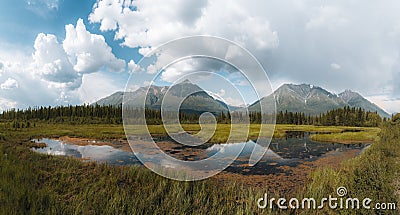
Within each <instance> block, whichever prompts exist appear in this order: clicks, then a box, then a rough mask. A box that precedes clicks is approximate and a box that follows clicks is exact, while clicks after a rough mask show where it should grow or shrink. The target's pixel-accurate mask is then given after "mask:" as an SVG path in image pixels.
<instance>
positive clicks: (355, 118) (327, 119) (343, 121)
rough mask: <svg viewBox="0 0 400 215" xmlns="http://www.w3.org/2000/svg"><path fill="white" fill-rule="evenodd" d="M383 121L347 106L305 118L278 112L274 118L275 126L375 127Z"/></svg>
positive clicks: (375, 115) (359, 109) (371, 114)
mask: <svg viewBox="0 0 400 215" xmlns="http://www.w3.org/2000/svg"><path fill="white" fill-rule="evenodd" d="M383 120H384V121H386V120H387V119H386V118H384V119H382V118H381V116H380V115H379V114H378V113H377V112H371V111H365V110H364V109H362V108H355V107H349V106H346V107H344V108H338V109H334V110H330V111H327V112H326V113H324V114H320V115H318V116H310V115H307V116H306V115H305V114H304V113H298V112H295V113H293V112H287V111H285V112H282V111H280V112H279V113H278V114H277V116H276V123H277V124H295V125H324V126H362V127H376V126H378V125H379V124H380V123H381V122H382V121H383Z"/></svg>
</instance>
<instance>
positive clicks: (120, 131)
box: [0, 123, 380, 143]
mask: <svg viewBox="0 0 400 215" xmlns="http://www.w3.org/2000/svg"><path fill="white" fill-rule="evenodd" d="M231 126H232V127H234V128H233V129H232V127H231ZM262 126H263V127H262V130H260V129H261V125H260V124H251V125H250V126H246V125H241V124H236V125H230V124H218V125H217V127H216V131H215V133H214V135H213V136H212V137H211V139H210V140H209V142H212V143H225V142H227V140H228V137H229V135H230V133H231V130H232V131H234V132H232V137H231V139H230V141H232V142H234V141H236V142H238V141H245V140H243V138H246V140H247V139H256V138H257V137H258V136H260V137H270V134H272V130H273V129H275V130H274V133H273V137H274V138H284V137H285V136H286V131H305V132H319V133H323V134H318V133H317V134H313V135H311V136H310V138H311V139H312V140H315V141H319V142H339V143H346V142H374V141H376V140H378V139H379V138H378V133H379V131H380V128H373V127H372V128H371V127H347V126H314V125H280V124H278V125H276V126H273V125H262ZM182 127H183V129H184V130H185V131H187V132H191V133H194V134H196V133H198V132H199V131H200V125H198V124H183V125H182ZM213 127H214V126H213V125H205V128H204V129H206V130H212V131H213ZM0 128H2V131H1V132H0V137H1V135H4V133H9V134H10V135H16V134H17V135H20V136H24V137H29V138H31V139H32V138H39V137H60V136H70V137H85V138H93V139H106V140H110V139H125V138H126V137H125V132H124V128H123V126H122V125H108V124H81V125H71V124H54V123H50V124H49V123H36V124H35V127H30V128H19V129H15V128H7V127H6V126H5V124H1V123H0ZM128 128H129V131H130V132H131V134H137V135H140V134H143V133H144V132H146V131H145V129H144V127H143V126H130V127H128ZM148 130H149V132H150V133H151V134H152V135H161V136H164V135H166V131H165V129H164V127H163V126H162V125H148ZM172 131H177V129H176V130H172ZM344 131H346V132H344ZM355 131H356V132H355ZM342 132H344V133H342ZM206 133H208V132H206ZM325 133H330V134H325ZM200 137H201V136H200ZM207 139H208V138H207Z"/></svg>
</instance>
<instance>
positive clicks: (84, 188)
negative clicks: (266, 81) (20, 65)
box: [0, 123, 400, 214]
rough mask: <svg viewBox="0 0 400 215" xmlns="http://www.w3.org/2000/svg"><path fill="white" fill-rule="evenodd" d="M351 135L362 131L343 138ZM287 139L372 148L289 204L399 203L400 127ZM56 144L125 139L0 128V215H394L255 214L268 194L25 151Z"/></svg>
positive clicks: (57, 127) (115, 128)
mask: <svg viewBox="0 0 400 215" xmlns="http://www.w3.org/2000/svg"><path fill="white" fill-rule="evenodd" d="M183 127H184V129H185V130H186V131H189V132H193V133H196V132H198V131H199V129H200V127H199V125H193V124H191V125H183ZM259 129H260V125H251V127H250V137H249V138H254V137H257V136H258V135H259V134H260V133H259V132H258V130H259ZM355 129H357V130H361V131H357V132H348V133H341V132H343V131H348V130H355ZM149 130H150V132H151V133H152V134H155V135H165V130H164V129H162V127H161V126H156V125H154V126H150V127H149ZM229 131H230V126H229V125H226V124H222V125H218V126H217V132H216V135H214V136H213V137H212V138H214V139H212V141H215V142H222V141H223V140H224V138H226V137H225V136H226V134H228V133H229ZM286 131H308V132H321V133H327V132H331V133H330V134H316V136H313V137H312V138H326V141H332V140H333V139H334V140H336V141H349V140H357V141H362V140H366V141H369V140H372V139H373V140H375V141H376V142H375V143H374V144H372V146H371V147H370V148H368V149H367V150H366V151H365V152H364V153H363V154H362V155H360V156H358V157H356V158H353V159H351V160H348V161H345V162H344V163H343V164H342V165H341V166H340V167H337V168H324V169H317V170H316V171H314V172H313V173H312V174H311V175H310V176H309V182H308V184H307V185H306V186H305V187H304V188H303V189H302V190H299V191H298V192H297V193H296V196H295V197H298V198H301V197H309V198H311V197H313V198H315V199H321V198H323V197H327V196H328V195H335V194H336V188H337V187H339V186H345V187H346V188H347V189H348V191H349V193H348V196H351V197H358V198H360V199H361V198H363V197H368V198H371V199H372V200H373V202H396V203H397V202H398V200H399V194H398V193H399V190H400V188H399V186H400V182H399V181H400V180H399V176H398V174H399V162H400V125H399V124H391V123H384V124H383V125H382V126H381V128H359V127H357V128H351V127H337V126H334V127H331V126H308V125H304V126H297V125H277V126H276V128H275V132H274V137H276V138H279V137H283V136H284V134H285V132H286ZM138 132H139V133H140V132H141V131H138ZM344 134H350V135H344ZM59 136H71V137H85V138H93V139H119V138H125V135H124V130H123V127H122V126H120V125H98V124H94V125H90V124H88V125H68V124H47V123H36V125H35V126H34V127H30V128H19V129H14V128H8V127H6V126H5V125H2V124H0V214H171V213H173V214H271V213H272V214H337V213H340V214H356V213H357V214H371V213H372V214H374V213H383V214H398V211H396V210H392V211H370V210H356V211H354V210H344V209H340V210H330V209H327V208H325V209H323V210H322V211H321V210H297V211H294V210H277V209H275V210H272V211H271V210H269V209H258V208H257V203H256V201H257V199H258V198H260V197H262V196H263V194H264V192H265V191H266V189H262V188H254V187H249V186H245V185H243V184H242V183H241V182H240V181H234V180H231V181H224V182H221V181H218V180H217V179H214V178H209V179H206V180H202V181H197V182H178V181H173V180H169V179H166V178H163V177H161V176H158V175H157V174H155V173H153V172H151V171H150V170H147V169H146V168H144V167H141V166H123V167H121V166H109V165H106V164H98V163H94V162H81V161H79V160H77V159H73V158H68V157H57V156H50V155H44V154H38V153H34V152H32V151H30V150H29V149H28V147H27V146H28V145H29V142H30V139H32V138H39V137H59ZM261 136H262V133H261ZM371 138H372V139H371ZM271 196H275V197H279V196H285V194H271ZM292 197H293V196H292Z"/></svg>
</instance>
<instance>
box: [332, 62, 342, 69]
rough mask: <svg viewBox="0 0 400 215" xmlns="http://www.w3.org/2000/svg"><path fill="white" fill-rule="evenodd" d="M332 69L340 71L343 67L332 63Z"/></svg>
mask: <svg viewBox="0 0 400 215" xmlns="http://www.w3.org/2000/svg"><path fill="white" fill-rule="evenodd" d="M331 68H332V69H334V70H339V69H341V68H342V66H340V65H339V64H337V63H331Z"/></svg>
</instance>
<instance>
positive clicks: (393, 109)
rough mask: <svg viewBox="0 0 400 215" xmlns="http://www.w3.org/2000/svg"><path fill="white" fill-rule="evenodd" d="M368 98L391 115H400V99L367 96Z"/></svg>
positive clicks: (386, 96) (387, 96)
mask: <svg viewBox="0 0 400 215" xmlns="http://www.w3.org/2000/svg"><path fill="white" fill-rule="evenodd" d="M366 98H367V99H368V100H370V101H372V102H373V103H375V104H376V105H378V106H379V107H381V108H383V109H384V110H385V111H386V112H388V113H389V114H392V113H400V109H399V107H400V99H393V98H392V97H391V95H376V96H367V97H366Z"/></svg>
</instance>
